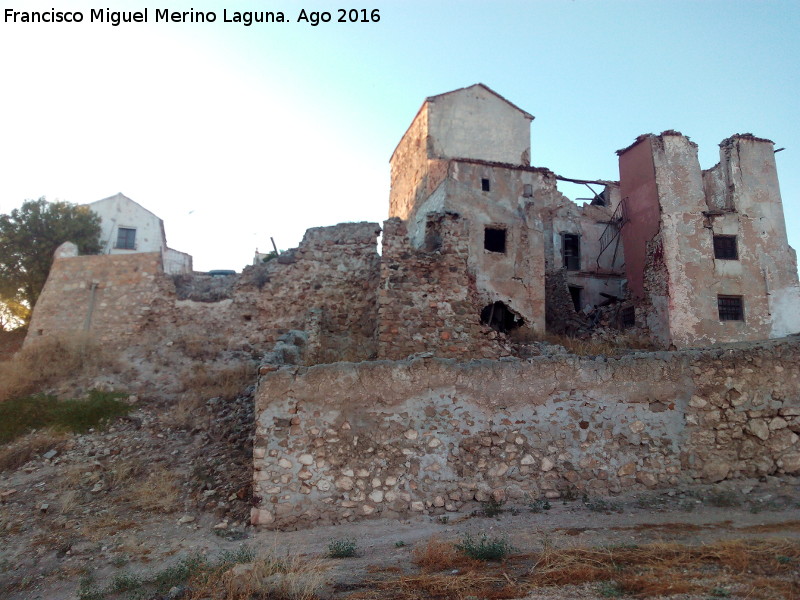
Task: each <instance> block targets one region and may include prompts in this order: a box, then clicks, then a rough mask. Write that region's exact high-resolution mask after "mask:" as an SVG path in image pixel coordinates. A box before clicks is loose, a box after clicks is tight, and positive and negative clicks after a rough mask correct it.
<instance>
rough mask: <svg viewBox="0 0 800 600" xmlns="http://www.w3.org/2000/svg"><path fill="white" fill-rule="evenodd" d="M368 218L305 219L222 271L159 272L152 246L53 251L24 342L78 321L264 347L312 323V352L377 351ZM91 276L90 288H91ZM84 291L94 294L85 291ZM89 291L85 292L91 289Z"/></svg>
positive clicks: (152, 343)
mask: <svg viewBox="0 0 800 600" xmlns="http://www.w3.org/2000/svg"><path fill="white" fill-rule="evenodd" d="M379 231H380V227H379V226H378V224H377V223H344V224H341V225H336V226H333V227H317V228H313V229H309V230H308V231H307V232H306V234H305V237H304V238H303V241H302V242H301V244H300V246H299V247H298V248H296V249H294V250H292V251H289V252H287V253H285V254H284V255H282V256H281V257H280V258H279V259H275V260H272V261H270V262H269V263H266V264H263V265H259V266H255V267H248V268H247V269H246V270H245V271H244V272H243V273H242V274H241V275H240V276H234V277H232V278H231V280H230V281H226V280H222V281H213V284H214V285H213V286H211V288H210V289H209V290H207V291H204V289H202V286H201V285H200V284H202V283H204V282H206V283H208V281H209V280H214V278H210V277H205V278H204V277H203V276H196V279H197V280H198V281H194V288H195V289H194V292H192V291H191V280H192V279H193V278H192V276H187V275H183V276H180V277H181V278H188V279H189V280H190V283H186V282H185V281H182V280H179V281H178V283H179V284H180V285H179V286H178V287H179V289H183V287H185V286H189V288H190V291H188V292H185V293H177V292H176V285H175V284H176V281H175V280H173V279H172V278H171V277H169V276H167V275H165V274H164V272H163V270H162V266H161V254H160V253H150V254H142V253H137V254H128V255H99V256H75V257H68V258H56V260H55V261H54V263H53V268H52V270H51V274H50V277H49V278H48V281H47V284H46V285H45V288H44V290H43V292H42V295H41V296H40V298H39V302H38V303H37V305H36V308H35V310H34V313H33V320H32V325H31V328H30V334H29V336H28V340H26V343H27V342H29V341H31V340H33V339H35V338H36V337H39V336H40V333H39V332H41V335H43V336H49V335H64V334H70V333H76V332H82V331H86V330H87V329H86V319H87V314H90V316H91V318H90V319H89V324H90V327H89V329H88V331H90V333H92V334H93V335H94V336H95V337H97V338H99V339H100V340H102V341H108V342H109V343H112V344H114V343H117V344H120V345H123V346H129V345H131V344H133V345H140V346H141V347H142V348H148V347H149V348H152V347H158V346H160V345H162V344H164V343H178V344H184V343H192V344H195V343H199V342H200V341H201V340H203V339H205V340H206V341H207V342H208V343H209V345H213V344H212V341H214V343H216V342H218V343H219V344H220V345H222V346H223V347H227V348H228V349H232V350H245V351H253V352H256V353H258V352H265V351H266V350H268V349H269V348H271V347H272V345H273V344H274V343H275V341H276V340H277V339H278V337H280V336H281V335H282V334H285V333H286V332H287V331H289V330H293V329H295V330H306V329H309V330H311V332H312V333H313V336H314V340H313V347H314V348H315V349H316V350H315V354H314V356H309V360H312V361H314V362H333V361H337V360H366V359H369V358H374V357H375V356H376V354H377V344H376V329H377V312H378V311H377V289H378V280H379V276H380V256H379V255H378V253H377V244H376V240H377V235H378V233H379ZM92 286H94V292H92V289H93V288H92ZM93 294H94V296H93ZM93 298H94V299H93Z"/></svg>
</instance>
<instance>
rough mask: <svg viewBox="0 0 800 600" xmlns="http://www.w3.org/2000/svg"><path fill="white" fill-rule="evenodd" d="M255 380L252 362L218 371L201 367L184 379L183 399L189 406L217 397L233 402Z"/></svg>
mask: <svg viewBox="0 0 800 600" xmlns="http://www.w3.org/2000/svg"><path fill="white" fill-rule="evenodd" d="M255 379H256V365H255V364H254V363H251V362H247V363H243V364H239V365H235V366H232V367H228V368H218V369H211V368H209V369H207V368H205V367H203V366H202V365H201V366H199V367H198V368H197V369H195V370H193V371H192V372H191V373H188V374H187V375H186V376H184V377H183V380H182V383H183V388H184V395H183V398H185V399H186V400H185V401H186V403H187V406H192V403H195V402H200V401H204V400H208V399H209V398H216V397H219V398H222V399H223V400H232V399H234V398H236V396H237V395H239V394H240V393H241V392H242V390H244V389H245V388H246V387H247V386H248V385H250V384H251V383H254V382H255Z"/></svg>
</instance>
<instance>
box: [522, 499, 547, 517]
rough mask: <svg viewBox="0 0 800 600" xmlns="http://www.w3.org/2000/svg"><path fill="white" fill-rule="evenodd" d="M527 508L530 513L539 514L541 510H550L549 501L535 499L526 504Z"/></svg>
mask: <svg viewBox="0 0 800 600" xmlns="http://www.w3.org/2000/svg"><path fill="white" fill-rule="evenodd" d="M528 508H529V509H530V510H531V512H534V513H540V512H542V511H543V510H550V508H551V506H550V501H549V500H547V498H537V499H536V500H533V501H531V502H528Z"/></svg>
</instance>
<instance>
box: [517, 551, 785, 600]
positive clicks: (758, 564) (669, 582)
mask: <svg viewBox="0 0 800 600" xmlns="http://www.w3.org/2000/svg"><path fill="white" fill-rule="evenodd" d="M798 558H800V543H798V542H790V541H785V540H755V541H742V540H733V541H722V542H715V543H712V544H708V545H702V546H685V545H680V544H663V543H662V544H648V545H645V546H639V547H636V546H633V547H622V548H571V549H564V550H556V549H546V550H545V551H544V552H542V553H541V554H540V555H539V557H538V560H537V561H536V563H535V565H534V567H533V568H532V569H531V571H530V573H529V577H528V578H527V580H528V581H529V582H530V583H531V584H533V585H535V586H542V585H546V586H551V585H567V584H581V583H590V582H599V581H615V582H616V583H617V584H618V586H619V589H620V591H621V592H622V593H625V594H631V595H635V596H638V597H652V596H670V595H675V594H685V593H701V592H704V591H705V592H706V593H709V592H710V591H711V590H710V589H707V588H708V584H703V583H701V581H702V580H705V579H707V578H708V577H709V576H710V575H712V574H716V575H718V576H719V577H720V578H721V579H722V580H723V581H726V582H728V583H735V584H737V585H740V586H744V587H745V588H746V589H747V594H748V597H752V598H762V597H764V598H769V597H778V595H776V594H778V593H782V592H779V590H784V589H785V588H786V586H787V585H789V586H790V587H791V589H792V593H794V594H797V593H799V592H800V586H798V584H797V582H794V581H793V580H792V579H791V573H792V571H793V569H794V566H793V565H792V564H791V563H792V562H794V561H795V560H797V559H798ZM753 575H761V576H764V577H768V580H767V581H766V582H762V584H761V585H759V586H754V585H753V582H752V579H753ZM781 576H784V577H789V579H788V580H787V579H781Z"/></svg>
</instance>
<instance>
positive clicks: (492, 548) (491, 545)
mask: <svg viewBox="0 0 800 600" xmlns="http://www.w3.org/2000/svg"><path fill="white" fill-rule="evenodd" d="M456 548H457V549H458V550H460V551H461V552H463V553H464V554H466V555H467V556H469V557H470V558H475V559H477V560H503V559H504V558H505V557H506V556H508V555H509V554H511V553H512V552H513V551H514V549H513V548H512V547H511V544H509V543H508V540H507V539H505V538H502V537H494V538H489V536H487V535H486V534H485V533H482V534H481V535H480V537H478V538H477V539H475V538H473V537H472V535H471V534H469V533H465V534H464V537H463V538H461V543H460V544H456Z"/></svg>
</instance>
